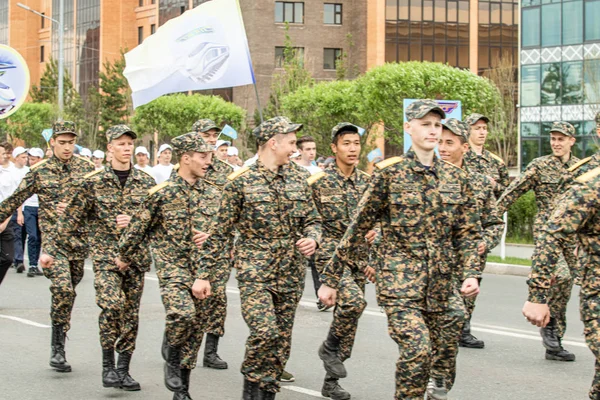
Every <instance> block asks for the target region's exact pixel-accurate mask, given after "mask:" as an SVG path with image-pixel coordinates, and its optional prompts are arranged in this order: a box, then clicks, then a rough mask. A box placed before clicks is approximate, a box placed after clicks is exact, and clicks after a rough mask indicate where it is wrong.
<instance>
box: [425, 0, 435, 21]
mask: <svg viewBox="0 0 600 400" xmlns="http://www.w3.org/2000/svg"><path fill="white" fill-rule="evenodd" d="M423 21H433V0H423Z"/></svg>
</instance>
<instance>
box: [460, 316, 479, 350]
mask: <svg viewBox="0 0 600 400" xmlns="http://www.w3.org/2000/svg"><path fill="white" fill-rule="evenodd" d="M458 345H459V346H460V347H468V348H470V349H483V348H484V347H485V343H484V342H483V340H479V339H477V338H476V337H475V336H473V335H471V321H466V322H465V325H464V326H463V329H462V332H461V334H460V339H459V340H458Z"/></svg>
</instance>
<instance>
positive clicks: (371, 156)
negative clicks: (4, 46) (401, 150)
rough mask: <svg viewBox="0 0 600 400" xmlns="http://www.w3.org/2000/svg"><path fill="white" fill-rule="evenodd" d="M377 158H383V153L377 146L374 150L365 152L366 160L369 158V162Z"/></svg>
mask: <svg viewBox="0 0 600 400" xmlns="http://www.w3.org/2000/svg"><path fill="white" fill-rule="evenodd" d="M377 158H383V153H382V152H381V149H380V148H379V147H376V148H375V150H372V151H371V152H370V153H369V154H367V160H369V162H373V161H374V160H375V159H377Z"/></svg>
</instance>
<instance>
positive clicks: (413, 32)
mask: <svg viewBox="0 0 600 400" xmlns="http://www.w3.org/2000/svg"><path fill="white" fill-rule="evenodd" d="M410 39H412V40H413V41H414V40H417V41H420V40H421V22H418V21H417V22H415V21H412V22H411V23H410ZM411 58H412V56H411Z"/></svg>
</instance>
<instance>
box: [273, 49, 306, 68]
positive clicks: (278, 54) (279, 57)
mask: <svg viewBox="0 0 600 400" xmlns="http://www.w3.org/2000/svg"><path fill="white" fill-rule="evenodd" d="M293 55H294V56H295V57H296V58H297V59H298V60H299V61H300V64H302V65H304V47H294V48H293ZM285 56H286V54H285V47H279V46H277V47H275V68H283V65H284V60H285Z"/></svg>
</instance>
